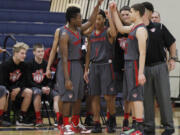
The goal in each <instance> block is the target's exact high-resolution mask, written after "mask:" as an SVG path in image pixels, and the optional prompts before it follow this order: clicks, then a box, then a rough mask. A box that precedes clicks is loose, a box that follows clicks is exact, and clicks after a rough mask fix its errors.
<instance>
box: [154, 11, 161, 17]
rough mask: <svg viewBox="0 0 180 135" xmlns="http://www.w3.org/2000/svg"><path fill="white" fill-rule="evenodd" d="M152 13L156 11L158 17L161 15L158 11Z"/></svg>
mask: <svg viewBox="0 0 180 135" xmlns="http://www.w3.org/2000/svg"><path fill="white" fill-rule="evenodd" d="M153 13H157V14H158V16H159V17H161V15H160V13H159V12H158V11H154V12H153Z"/></svg>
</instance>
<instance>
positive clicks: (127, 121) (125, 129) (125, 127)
mask: <svg viewBox="0 0 180 135" xmlns="http://www.w3.org/2000/svg"><path fill="white" fill-rule="evenodd" d="M129 129H130V128H129V120H128V119H124V120H123V127H122V131H128V130H129Z"/></svg>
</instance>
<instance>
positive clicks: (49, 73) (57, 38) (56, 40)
mask: <svg viewBox="0 0 180 135" xmlns="http://www.w3.org/2000/svg"><path fill="white" fill-rule="evenodd" d="M59 32H60V29H56V32H55V34H54V41H53V46H52V50H51V53H50V56H49V60H48V65H47V68H46V76H47V77H48V78H51V71H50V68H51V65H52V63H53V61H54V58H55V56H56V52H57V47H58V41H59Z"/></svg>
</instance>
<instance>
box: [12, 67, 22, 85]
mask: <svg viewBox="0 0 180 135" xmlns="http://www.w3.org/2000/svg"><path fill="white" fill-rule="evenodd" d="M21 75H22V73H21V71H20V70H19V69H17V70H15V71H14V72H12V73H10V78H9V80H10V81H11V82H16V81H17V80H19V78H20V76H21Z"/></svg>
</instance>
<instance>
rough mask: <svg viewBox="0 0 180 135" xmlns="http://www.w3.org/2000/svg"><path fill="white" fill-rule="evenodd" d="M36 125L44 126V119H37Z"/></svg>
mask: <svg viewBox="0 0 180 135" xmlns="http://www.w3.org/2000/svg"><path fill="white" fill-rule="evenodd" d="M35 126H36V127H42V126H43V121H42V119H36V124H35Z"/></svg>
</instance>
